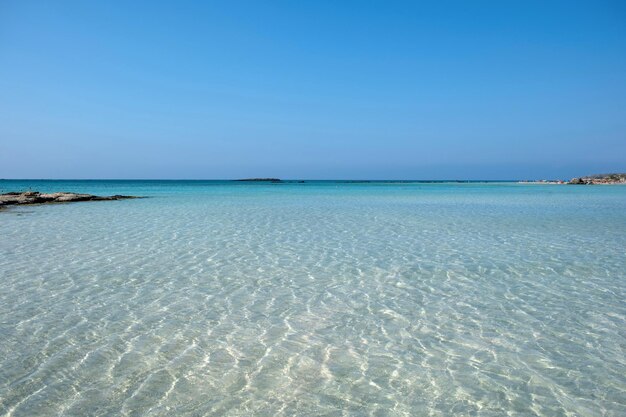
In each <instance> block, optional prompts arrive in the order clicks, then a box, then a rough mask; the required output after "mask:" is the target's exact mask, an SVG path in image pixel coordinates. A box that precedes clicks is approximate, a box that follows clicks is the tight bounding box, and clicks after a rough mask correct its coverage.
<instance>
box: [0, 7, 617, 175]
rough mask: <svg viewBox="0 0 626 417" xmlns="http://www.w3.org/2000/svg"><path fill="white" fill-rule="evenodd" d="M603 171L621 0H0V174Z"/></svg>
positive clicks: (610, 147) (612, 117)
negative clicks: (419, 0)
mask: <svg viewBox="0 0 626 417" xmlns="http://www.w3.org/2000/svg"><path fill="white" fill-rule="evenodd" d="M609 171H626V2H623V1H612V2H611V1H587V2H577V1H563V2H559V1H537V2H535V1H471V2H470V1H458V2H455V1H433V2H417V1H411V2H394V1H343V2H337V1H310V2H309V1H268V2H265V1H250V2H236V1H224V2H201V1H197V2H192V1H177V2H159V1H145V2H140V1H135V2H127V1H106V2H85V1H75V2H73V1H56V2H49V1H23V0H19V1H18V0H16V1H11V0H8V1H7V0H5V1H2V2H0V178H202V179H212V178H215V179H218V178H240V177H250V176H275V177H281V178H319V179H332V178H354V179H364V178H369V179H435V178H437V179H441V178H446V179H455V178H464V179H515V178H569V177H572V176H576V175H583V174H591V173H597V172H609Z"/></svg>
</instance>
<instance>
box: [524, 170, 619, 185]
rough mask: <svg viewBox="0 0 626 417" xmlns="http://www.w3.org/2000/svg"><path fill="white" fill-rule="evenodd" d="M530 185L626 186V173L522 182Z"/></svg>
mask: <svg viewBox="0 0 626 417" xmlns="http://www.w3.org/2000/svg"><path fill="white" fill-rule="evenodd" d="M520 182H521V183H530V184H573V185H593V184H626V173H614V174H595V175H588V176H586V177H576V178H572V179H571V180H569V181H563V180H533V181H520Z"/></svg>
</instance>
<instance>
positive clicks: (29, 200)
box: [0, 191, 139, 208]
mask: <svg viewBox="0 0 626 417" xmlns="http://www.w3.org/2000/svg"><path fill="white" fill-rule="evenodd" d="M128 198H139V197H134V196H129V195H111V196H99V195H91V194H77V193H50V194H45V193H40V192H38V191H27V192H23V193H6V194H0V208H2V207H4V206H10V205H21V204H47V203H69V202H73V201H110V200H124V199H128Z"/></svg>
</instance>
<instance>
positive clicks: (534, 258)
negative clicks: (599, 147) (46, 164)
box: [0, 180, 626, 417]
mask: <svg viewBox="0 0 626 417" xmlns="http://www.w3.org/2000/svg"><path fill="white" fill-rule="evenodd" d="M26 190H37V191H42V192H51V191H72V192H83V193H91V194H97V195H112V194H126V195H135V196H142V197H146V198H142V199H132V200H119V201H100V202H79V203H67V204H50V205H32V206H19V207H16V206H14V207H8V208H5V209H3V210H1V211H0V416H3V417H4V416H6V417H18V416H20V417H22V416H23V417H33V416H181V417H184V416H338V417H339V416H373V417H374V416H377V417H380V416H494V417H495V416H519V417H529V416H542V417H543V416H567V417H578V416H581V417H582V416H614V417H618V416H625V415H626V186H619V185H616V186H600V185H596V186H577V185H554V184H518V183H515V182H446V181H440V182H417V181H415V182H412V181H399V182H393V181H371V182H362V181H304V182H299V181H287V182H279V183H267V182H258V183H253V182H233V181H121V180H120V181H118V180H116V181H43V180H42V181H36V180H28V181H26V180H0V193H1V192H8V191H26Z"/></svg>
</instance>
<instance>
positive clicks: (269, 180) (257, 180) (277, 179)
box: [234, 178, 282, 182]
mask: <svg viewBox="0 0 626 417" xmlns="http://www.w3.org/2000/svg"><path fill="white" fill-rule="evenodd" d="M234 181H254V182H282V180H281V179H279V178H242V179H239V180H234Z"/></svg>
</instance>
